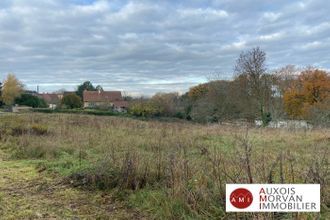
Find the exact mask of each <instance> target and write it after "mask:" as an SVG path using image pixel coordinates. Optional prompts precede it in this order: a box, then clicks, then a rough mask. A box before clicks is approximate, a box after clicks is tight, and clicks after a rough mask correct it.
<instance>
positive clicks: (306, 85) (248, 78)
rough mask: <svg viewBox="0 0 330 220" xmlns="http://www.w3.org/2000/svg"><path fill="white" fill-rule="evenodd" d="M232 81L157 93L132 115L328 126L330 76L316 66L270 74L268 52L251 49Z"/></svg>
mask: <svg viewBox="0 0 330 220" xmlns="http://www.w3.org/2000/svg"><path fill="white" fill-rule="evenodd" d="M234 75H235V76H234V78H233V80H220V79H216V80H212V81H209V82H208V83H205V84H200V85H197V86H194V87H192V88H190V90H189V91H188V92H187V93H185V94H183V95H179V94H178V93H158V94H156V95H154V96H153V97H151V98H150V99H143V98H141V99H138V100H134V101H133V103H132V104H131V107H130V112H131V113H132V114H133V115H136V116H172V117H179V118H184V119H187V120H194V121H198V122H224V121H230V120H236V119H245V120H247V121H251V122H252V121H254V120H256V119H259V120H262V123H263V125H264V126H266V125H267V124H268V123H269V122H270V121H272V120H280V119H298V120H300V119H305V120H309V121H311V122H314V123H317V124H327V125H329V123H330V75H329V72H326V71H324V70H319V69H316V68H312V67H307V68H304V69H298V68H296V67H294V66H292V65H288V66H285V67H283V68H280V69H277V70H273V71H269V70H268V69H267V67H266V53H265V52H264V51H263V50H261V49H260V48H258V47H257V48H253V49H251V50H249V51H244V52H242V53H241V54H240V56H239V58H238V59H237V61H236V65H235V67H234Z"/></svg>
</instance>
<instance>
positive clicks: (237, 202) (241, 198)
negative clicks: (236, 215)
mask: <svg viewBox="0 0 330 220" xmlns="http://www.w3.org/2000/svg"><path fill="white" fill-rule="evenodd" d="M252 201H253V196H252V193H251V192H250V191H249V190H247V189H245V188H238V189H235V190H234V191H233V192H232V193H231V194H230V203H231V204H232V205H233V206H234V207H236V208H238V209H245V208H247V207H249V206H250V205H251V204H252Z"/></svg>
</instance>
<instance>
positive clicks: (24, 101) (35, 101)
mask: <svg viewBox="0 0 330 220" xmlns="http://www.w3.org/2000/svg"><path fill="white" fill-rule="evenodd" d="M15 104H18V105H26V106H30V107H32V108H46V107H47V104H46V102H45V100H44V99H41V98H39V97H37V96H34V95H30V94H22V95H21V96H20V97H19V98H16V99H15Z"/></svg>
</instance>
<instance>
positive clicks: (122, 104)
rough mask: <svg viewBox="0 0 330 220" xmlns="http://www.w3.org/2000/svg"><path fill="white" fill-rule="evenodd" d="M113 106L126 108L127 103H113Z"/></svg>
mask: <svg viewBox="0 0 330 220" xmlns="http://www.w3.org/2000/svg"><path fill="white" fill-rule="evenodd" d="M113 105H114V106H115V107H118V108H128V102H127V101H114V102H113Z"/></svg>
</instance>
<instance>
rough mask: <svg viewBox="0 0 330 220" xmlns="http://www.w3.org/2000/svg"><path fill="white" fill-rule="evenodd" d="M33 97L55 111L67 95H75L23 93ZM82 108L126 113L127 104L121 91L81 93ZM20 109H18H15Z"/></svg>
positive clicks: (64, 93) (72, 92) (66, 93)
mask: <svg viewBox="0 0 330 220" xmlns="http://www.w3.org/2000/svg"><path fill="white" fill-rule="evenodd" d="M25 93H28V94H30V95H33V96H37V97H39V98H41V99H43V100H44V101H45V102H46V104H47V106H48V108H50V109H56V108H58V107H59V106H60V105H61V103H62V99H63V97H65V96H68V95H76V92H75V91H64V92H57V93H56V92H54V93H39V92H37V91H27V90H26V91H25ZM82 102H83V105H82V107H83V108H103V109H110V108H111V109H112V110H113V111H115V112H127V108H128V102H127V101H125V100H124V98H123V96H122V93H121V91H103V90H101V89H100V90H96V91H87V90H84V91H83V96H82ZM16 109H18V110H19V109H20V107H18V108H16Z"/></svg>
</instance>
